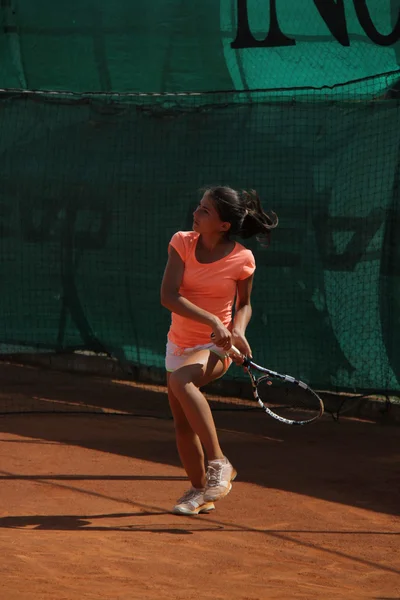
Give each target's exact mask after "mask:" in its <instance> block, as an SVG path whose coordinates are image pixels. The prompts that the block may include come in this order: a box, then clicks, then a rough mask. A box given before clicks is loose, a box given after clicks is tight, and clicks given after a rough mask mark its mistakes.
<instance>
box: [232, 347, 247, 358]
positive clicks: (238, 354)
mask: <svg viewBox="0 0 400 600" xmlns="http://www.w3.org/2000/svg"><path fill="white" fill-rule="evenodd" d="M228 354H234V355H235V356H241V357H242V358H244V356H243V354H242V353H241V352H240V350H238V349H237V348H236V346H231V347H230V348H229V350H228Z"/></svg>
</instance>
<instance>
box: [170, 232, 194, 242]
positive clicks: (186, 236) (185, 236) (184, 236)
mask: <svg viewBox="0 0 400 600" xmlns="http://www.w3.org/2000/svg"><path fill="white" fill-rule="evenodd" d="M199 235H200V234H199V233H197V232H196V231H177V232H176V233H174V235H173V236H172V239H174V238H178V239H180V240H182V241H186V242H191V241H194V240H197V238H198V237H199Z"/></svg>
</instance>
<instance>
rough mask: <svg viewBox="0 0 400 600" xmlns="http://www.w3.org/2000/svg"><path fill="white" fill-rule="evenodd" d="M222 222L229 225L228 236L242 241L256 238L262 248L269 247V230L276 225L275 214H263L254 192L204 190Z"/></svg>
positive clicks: (215, 188) (220, 188) (219, 189)
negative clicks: (235, 236) (234, 236)
mask: <svg viewBox="0 0 400 600" xmlns="http://www.w3.org/2000/svg"><path fill="white" fill-rule="evenodd" d="M205 192H206V193H207V194H209V196H210V197H211V198H212V200H213V201H214V205H215V208H216V210H217V212H218V214H219V216H220V218H221V220H222V221H227V222H229V223H230V224H231V227H230V230H229V235H237V236H239V237H241V238H243V239H246V238H250V237H253V236H257V240H258V241H259V242H260V243H261V244H262V245H263V246H269V243H270V236H271V230H272V229H275V227H276V226H277V225H278V217H277V215H276V213H275V212H273V211H270V212H265V211H264V210H263V207H262V205H261V201H260V198H259V196H258V194H257V192H256V191H255V190H249V191H246V190H242V191H240V192H238V191H236V190H234V189H232V188H230V187H227V186H215V187H210V188H206V189H205Z"/></svg>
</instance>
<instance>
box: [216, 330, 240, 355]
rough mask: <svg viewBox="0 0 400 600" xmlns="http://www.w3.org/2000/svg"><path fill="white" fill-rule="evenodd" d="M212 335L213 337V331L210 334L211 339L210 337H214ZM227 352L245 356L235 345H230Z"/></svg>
mask: <svg viewBox="0 0 400 600" xmlns="http://www.w3.org/2000/svg"><path fill="white" fill-rule="evenodd" d="M214 337H215V335H214V333H212V334H211V339H212V338H214ZM227 354H233V355H235V356H241V357H242V358H245V357H244V356H243V354H242V353H241V352H240V350H238V349H237V348H236V346H231V347H230V348H229V350H228V351H227Z"/></svg>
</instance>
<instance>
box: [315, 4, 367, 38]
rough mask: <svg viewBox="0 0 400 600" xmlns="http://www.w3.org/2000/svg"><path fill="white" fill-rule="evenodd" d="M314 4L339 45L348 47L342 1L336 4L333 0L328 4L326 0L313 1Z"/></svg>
mask: <svg viewBox="0 0 400 600" xmlns="http://www.w3.org/2000/svg"><path fill="white" fill-rule="evenodd" d="M354 1H355V2H356V1H357V0H354ZM314 4H315V6H316V7H317V9H318V11H319V14H320V15H321V17H322V18H323V20H324V21H325V23H326V25H327V26H328V28H329V31H330V32H331V33H332V35H333V36H335V38H336V39H337V41H338V42H339V44H342V46H350V39H349V34H348V31H347V24H346V14H345V11H344V4H343V0H338V1H337V3H336V2H334V0H329V1H328V2H327V1H326V0H314Z"/></svg>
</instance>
